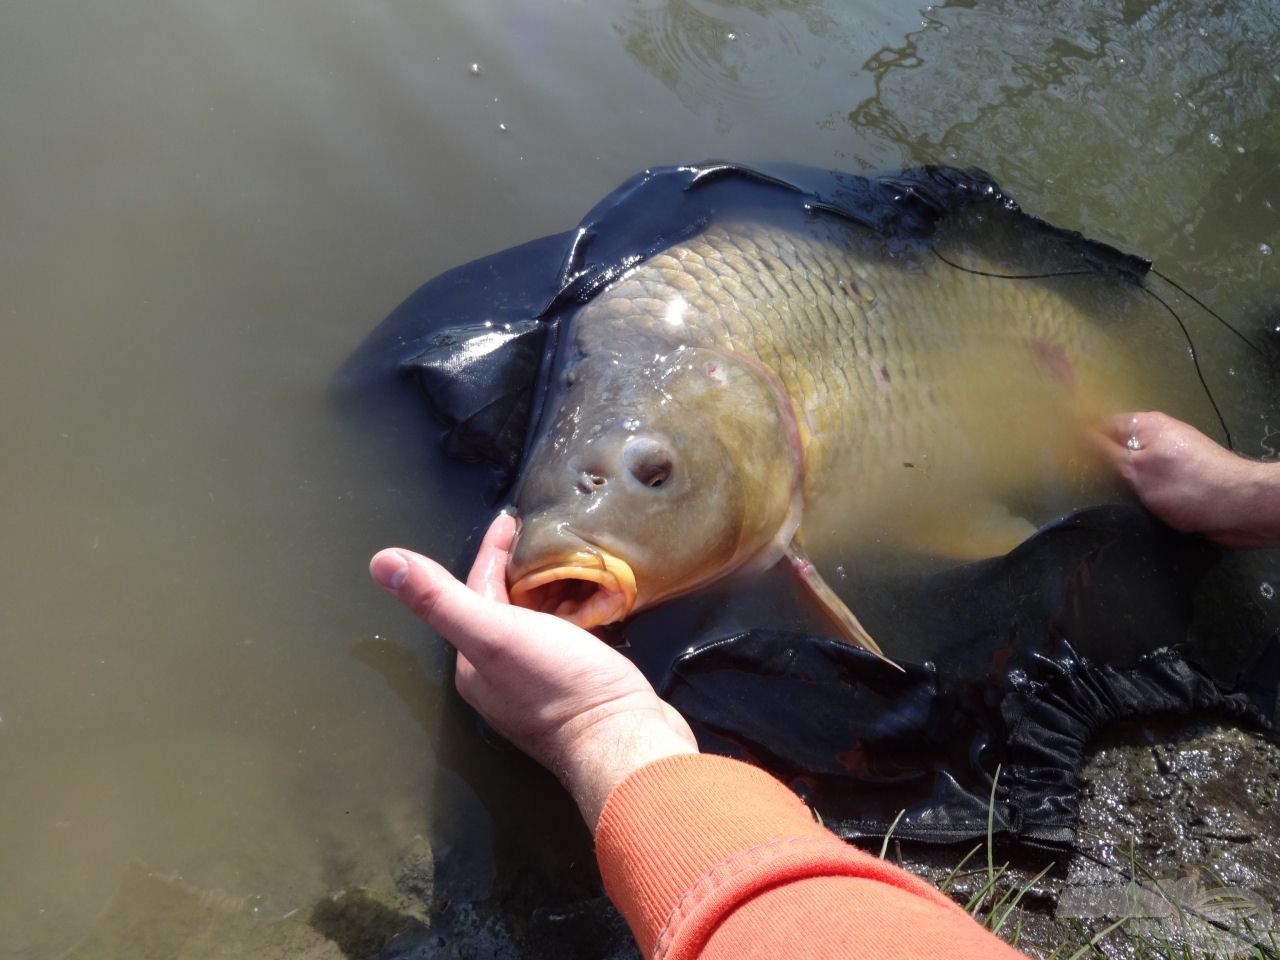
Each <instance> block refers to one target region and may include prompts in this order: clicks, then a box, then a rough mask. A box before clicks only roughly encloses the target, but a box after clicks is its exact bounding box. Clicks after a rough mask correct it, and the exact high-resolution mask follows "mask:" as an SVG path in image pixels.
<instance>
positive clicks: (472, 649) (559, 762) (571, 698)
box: [369, 514, 698, 832]
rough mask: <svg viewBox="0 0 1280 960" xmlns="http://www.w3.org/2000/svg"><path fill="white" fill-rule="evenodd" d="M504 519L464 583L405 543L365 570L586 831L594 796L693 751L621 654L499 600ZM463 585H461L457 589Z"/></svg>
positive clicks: (508, 532) (673, 715)
mask: <svg viewBox="0 0 1280 960" xmlns="http://www.w3.org/2000/svg"><path fill="white" fill-rule="evenodd" d="M515 534H516V521H515V518H514V517H511V516H510V515H507V514H500V515H499V516H498V517H497V519H495V520H494V521H493V523H492V525H491V526H490V527H489V531H488V532H487V533H486V534H485V537H484V539H483V541H482V542H481V544H480V550H479V552H478V554H477V555H476V559H475V563H474V564H473V565H472V568H471V573H470V576H469V577H468V578H467V585H466V586H463V585H462V584H461V583H459V582H458V581H457V580H456V579H454V577H453V576H452V575H451V574H450V573H449V572H448V571H447V570H445V569H444V568H443V567H442V566H440V565H439V564H438V563H436V562H434V561H432V560H429V559H427V558H426V557H423V556H420V555H419V554H416V553H413V552H411V551H409V550H404V549H400V548H392V549H388V550H382V551H380V552H379V553H378V554H377V555H376V556H374V558H373V560H372V561H371V562H370V564H369V572H370V574H371V575H372V576H373V579H374V580H376V581H377V582H378V583H380V584H381V585H382V586H383V587H385V588H386V589H387V591H388V592H390V593H391V594H392V596H394V597H396V598H397V599H398V600H400V602H401V603H403V604H405V605H406V606H407V607H409V609H411V610H412V611H413V612H414V613H415V614H417V615H418V616H419V617H420V618H422V619H423V620H425V621H426V622H427V623H429V624H430V625H431V626H432V627H434V628H435V629H436V630H437V631H438V632H439V633H440V634H441V635H442V636H443V637H444V638H445V639H446V640H448V641H449V642H450V643H452V644H453V645H454V646H455V647H456V648H457V650H458V663H457V672H456V677H455V680H456V683H457V686H458V692H459V693H460V694H461V695H462V698H463V699H464V700H466V701H467V702H468V703H469V704H471V705H472V706H473V707H475V709H476V710H477V711H478V712H479V713H480V715H481V716H482V717H484V718H485V720H487V721H488V722H489V724H490V725H491V726H492V727H493V728H494V729H495V730H497V731H498V732H499V733H500V734H502V735H503V736H504V737H506V738H507V739H508V740H510V741H511V742H512V743H513V744H515V745H516V746H517V747H519V748H520V749H521V750H523V751H524V752H525V753H527V754H529V756H531V757H533V759H535V760H537V761H538V762H539V763H541V764H542V765H543V766H545V767H546V768H547V769H549V770H551V771H552V772H553V773H554V774H555V775H556V776H557V777H559V778H560V781H561V782H562V783H563V784H564V785H565V787H566V788H567V789H568V790H569V792H570V793H571V794H572V795H573V798H574V800H575V801H577V804H578V809H579V810H580V811H581V812H582V816H583V819H585V820H586V822H587V825H588V826H589V827H590V828H591V829H592V831H593V832H594V830H595V825H596V821H597V820H598V819H599V817H600V811H601V810H602V809H603V808H604V801H605V798H606V797H608V795H609V793H610V792H611V791H612V790H613V788H614V787H615V786H617V785H618V784H619V783H621V782H622V780H623V779H624V778H625V777H626V776H627V775H628V774H629V773H631V772H632V771H634V770H637V769H639V768H640V767H642V766H644V765H645V764H646V763H649V762H651V761H653V760H658V759H661V758H662V757H666V756H671V755H673V754H677V753H696V752H697V751H698V746H697V741H695V740H694V737H693V733H692V731H690V729H689V725H688V724H687V723H685V721H684V718H683V717H681V716H680V714H679V713H677V712H676V710H675V708H673V707H672V706H670V705H669V704H668V703H666V702H665V701H663V700H662V699H661V698H660V697H659V696H658V695H657V693H655V692H654V689H653V687H652V686H650V684H649V682H648V681H647V680H646V679H645V678H644V675H643V674H641V673H640V671H639V670H638V669H637V668H636V666H635V665H634V664H633V663H631V661H630V660H628V659H627V658H626V657H624V656H623V655H622V654H620V653H619V652H618V651H616V650H614V649H613V648H612V647H610V646H608V645H607V644H605V643H603V642H602V641H600V640H598V639H597V638H596V637H594V636H592V635H591V634H589V633H587V632H586V631H585V630H582V629H580V628H578V627H575V626H574V625H573V624H570V623H568V622H567V621H564V620H561V619H559V618H558V617H553V616H551V615H549V614H544V613H537V612H535V611H533V610H526V609H523V608H521V607H513V606H510V605H509V603H508V599H507V585H506V568H507V560H508V555H509V553H510V549H511V544H512V541H513V540H514V539H515ZM468 588H469V589H468Z"/></svg>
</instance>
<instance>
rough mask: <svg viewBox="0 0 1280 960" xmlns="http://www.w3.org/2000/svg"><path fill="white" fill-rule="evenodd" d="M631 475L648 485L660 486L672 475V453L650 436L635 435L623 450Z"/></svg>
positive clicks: (623, 457) (623, 456)
mask: <svg viewBox="0 0 1280 960" xmlns="http://www.w3.org/2000/svg"><path fill="white" fill-rule="evenodd" d="M622 459H623V462H624V463H625V464H626V466H627V469H628V470H629V471H630V472H631V476H633V477H635V478H636V480H637V481H639V482H640V483H642V484H644V485H645V486H646V487H651V488H652V487H660V486H662V485H663V484H664V483H666V482H667V480H668V479H670V477H671V470H672V463H671V453H670V451H669V450H667V448H666V447H665V446H664V445H663V444H661V443H659V442H658V441H657V440H654V439H652V438H650V437H635V438H633V439H632V440H631V441H629V442H628V443H627V446H626V448H625V449H624V450H623V452H622Z"/></svg>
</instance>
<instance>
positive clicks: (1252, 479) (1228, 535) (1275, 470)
mask: <svg viewBox="0 0 1280 960" xmlns="http://www.w3.org/2000/svg"><path fill="white" fill-rule="evenodd" d="M1096 441H1097V446H1098V448H1099V449H1100V450H1101V451H1102V453H1103V455H1104V456H1105V457H1106V459H1107V460H1108V462H1110V464H1111V465H1112V467H1113V468H1114V469H1115V471H1116V473H1118V474H1119V475H1120V477H1121V478H1122V479H1123V480H1124V481H1125V482H1126V483H1127V484H1128V485H1129V486H1130V487H1132V488H1133V490H1134V492H1135V493H1136V494H1137V495H1138V499H1139V500H1141V501H1142V503H1143V505H1144V506H1145V507H1146V508H1147V509H1148V510H1150V511H1151V512H1152V513H1154V514H1155V515H1156V516H1158V517H1160V519H1162V520H1163V521H1164V522H1165V523H1167V524H1168V525H1169V526H1171V527H1173V528H1174V529H1175V530H1181V531H1183V532H1185V533H1200V534H1203V535H1204V536H1206V537H1208V538H1210V539H1211V540H1214V541H1216V542H1218V543H1221V544H1222V545H1224V546H1228V547H1240V548H1252V547H1271V546H1280V465H1277V464H1271V463H1263V462H1261V461H1258V460H1249V459H1247V458H1245V457H1242V456H1239V455H1238V454H1235V453H1232V452H1231V451H1230V450H1227V449H1226V448H1224V447H1222V446H1220V445H1219V444H1217V443H1216V442H1215V441H1213V440H1211V439H1210V438H1208V437H1206V436H1205V435H1204V434H1203V433H1201V432H1200V431H1199V430H1196V429H1195V428H1194V427H1192V426H1190V425H1188V424H1186V423H1183V422H1182V421H1180V420H1176V419H1174V418H1173V417H1170V416H1168V415H1166V414H1163V413H1157V412H1149V413H1123V414H1117V415H1116V416H1114V417H1111V418H1109V419H1108V420H1107V421H1105V422H1104V423H1103V425H1102V426H1101V428H1100V429H1099V430H1098V432H1097V434H1096Z"/></svg>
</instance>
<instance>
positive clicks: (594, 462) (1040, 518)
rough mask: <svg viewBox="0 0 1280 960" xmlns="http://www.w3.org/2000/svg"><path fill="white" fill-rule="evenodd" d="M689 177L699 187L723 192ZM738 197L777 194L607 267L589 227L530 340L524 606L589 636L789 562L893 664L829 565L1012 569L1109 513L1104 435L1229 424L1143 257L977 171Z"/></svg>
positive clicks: (519, 491) (845, 632)
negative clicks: (1175, 422) (1026, 205)
mask: <svg viewBox="0 0 1280 960" xmlns="http://www.w3.org/2000/svg"><path fill="white" fill-rule="evenodd" d="M680 169H681V170H682V171H688V172H687V173H686V183H685V184H684V186H683V189H684V191H685V193H686V194H689V193H693V192H695V191H696V190H697V189H699V188H700V185H701V181H700V180H699V179H698V177H699V176H704V177H705V178H706V179H712V180H715V179H717V178H719V179H723V178H724V175H723V174H717V176H716V177H706V175H705V170H706V169H707V168H680ZM711 169H714V168H711ZM743 169H745V168H736V167H735V168H732V170H733V171H734V172H733V173H732V176H738V177H742V176H744V174H742V173H741V171H742V170H743ZM648 176H650V177H652V176H654V175H653V174H649V175H648ZM745 176H747V177H749V178H750V177H754V180H752V183H753V185H754V186H756V187H758V189H757V190H756V193H757V194H759V195H760V196H762V197H764V200H763V201H761V202H758V203H753V204H751V205H748V206H747V207H746V208H745V209H743V208H742V206H741V205H736V204H729V203H726V204H723V205H720V204H715V203H712V204H708V205H706V206H704V208H701V209H700V210H699V216H697V217H695V218H693V219H692V221H691V222H690V223H687V224H685V225H684V226H683V227H682V228H681V229H680V230H679V231H677V232H676V239H675V240H674V242H663V241H664V240H666V239H667V237H668V236H669V234H664V235H663V236H662V237H660V238H659V240H658V241H657V242H655V243H654V244H653V245H652V248H651V249H647V250H644V251H642V254H641V255H638V256H635V257H632V258H629V259H623V260H620V261H614V262H612V263H611V267H610V269H608V270H601V269H599V268H595V269H591V268H583V267H582V264H581V261H582V260H583V251H582V246H583V245H584V240H583V237H584V236H586V237H587V238H588V240H589V239H590V237H591V236H592V235H591V234H590V231H587V232H586V233H584V232H583V231H580V232H579V236H578V240H577V243H576V245H575V246H574V248H573V249H572V250H571V251H570V254H569V261H568V262H567V264H566V266H565V267H564V268H563V270H562V276H561V283H560V292H559V293H558V295H557V296H556V297H554V298H553V299H552V301H551V302H550V304H549V305H548V307H547V308H546V309H545V310H544V311H543V313H542V316H541V317H540V318H539V319H538V321H537V322H538V323H540V324H542V325H543V326H548V325H549V326H550V329H551V330H552V331H553V332H552V336H551V337H550V338H549V340H548V345H547V346H546V347H545V348H544V349H545V362H544V363H543V369H542V372H541V380H540V384H541V386H540V392H539V393H538V394H535V395H536V396H538V397H539V398H540V399H538V400H537V401H536V409H535V410H534V411H533V418H532V425H531V427H530V430H529V440H528V442H527V443H526V444H525V452H524V456H523V461H522V463H521V466H520V468H519V472H518V478H517V480H516V482H515V484H514V486H513V488H512V491H511V498H512V501H513V502H514V504H515V507H516V509H517V511H518V514H519V517H520V520H521V532H520V535H519V539H518V542H517V545H516V547H515V549H514V552H513V555H512V559H511V565H510V571H509V582H510V590H511V597H512V600H513V602H515V603H518V604H521V605H525V606H529V607H533V608H535V609H540V610H544V611H547V612H551V613H555V614H557V615H559V616H562V617H565V618H566V619H569V620H571V621H573V622H575V623H578V624H580V625H582V626H584V627H587V628H593V627H598V626H601V625H604V624H607V623H612V622H616V621H619V620H622V619H624V618H626V617H628V616H630V615H632V614H633V613H635V612H637V611H640V610H643V609H646V608H648V607H652V606H654V605H655V604H659V603H661V602H663V601H665V600H668V599H671V598H673V597H677V596H680V595H683V594H687V593H690V592H692V591H695V590H698V589H700V588H702V587H705V586H707V585H709V584H711V583H714V582H716V581H719V580H722V579H724V578H726V577H730V576H737V575H742V574H748V573H751V572H753V571H760V570H763V569H766V568H768V567H771V566H773V565H774V564H777V563H779V562H781V561H785V562H788V563H790V564H791V566H792V567H793V568H794V570H795V571H796V573H797V574H798V575H799V577H800V579H801V581H802V582H803V583H804V584H805V586H806V587H807V588H808V590H809V591H810V593H811V594H812V595H813V597H814V598H815V599H816V600H817V601H818V603H819V604H820V605H821V606H822V608H823V609H825V610H826V611H827V612H828V613H829V614H830V615H831V618H832V620H833V621H834V623H835V625H836V626H837V627H838V631H839V633H840V634H841V635H842V636H843V637H844V638H845V639H848V640H850V641H851V642H854V643H856V644H858V645H860V646H863V647H865V648H867V649H869V650H872V651H873V652H879V651H878V647H877V646H876V644H875V642H874V641H873V640H872V638H871V636H870V635H869V633H868V631H867V630H866V629H864V628H863V627H862V625H861V624H860V623H859V622H858V620H857V618H856V616H855V615H854V614H853V613H852V612H851V611H850V609H849V607H848V605H847V603H846V602H845V601H844V600H843V599H842V598H841V597H840V596H839V594H838V593H837V592H836V590H833V589H832V587H831V586H830V584H832V583H836V582H837V581H836V579H835V578H834V577H833V571H834V570H837V569H839V570H840V571H841V572H843V573H845V574H846V575H847V573H848V572H849V571H855V572H856V571H857V570H860V569H863V570H865V569H869V568H872V567H880V566H883V565H885V564H891V563H893V562H894V561H895V558H900V557H904V556H920V555H926V556H933V557H942V558H949V559H955V560H966V559H976V558H980V557H987V556H993V555H997V554H1002V553H1005V552H1007V551H1008V550H1010V549H1012V548H1013V547H1014V546H1016V545H1017V544H1018V543H1020V542H1021V541H1023V540H1024V539H1026V537H1027V536H1029V535H1030V534H1031V533H1032V532H1033V531H1034V530H1035V529H1036V527H1037V526H1038V525H1040V524H1042V523H1044V522H1046V521H1047V520H1050V519H1052V518H1054V517H1056V516H1059V515H1061V514H1063V513H1066V512H1069V511H1071V510H1074V509H1078V508H1080V507H1083V506H1086V505H1089V504H1092V503H1098V502H1105V501H1108V500H1114V499H1116V497H1117V496H1118V495H1119V494H1118V490H1117V488H1116V485H1115V484H1114V482H1113V481H1112V480H1111V479H1110V478H1109V477H1108V476H1107V475H1106V473H1105V471H1104V470H1103V468H1102V465H1101V463H1100V462H1099V460H1098V458H1097V457H1096V456H1095V454H1094V452H1093V448H1092V446H1091V444H1090V442H1089V431H1090V429H1091V428H1092V427H1093V426H1094V425H1095V424H1097V423H1098V422H1099V421H1100V419H1101V418H1102V417H1103V416H1104V415H1105V414H1108V413H1112V412H1116V411H1120V410H1130V409H1133V410H1137V409H1163V410H1166V411H1168V412H1170V413H1172V414H1174V415H1175V416H1179V417H1181V418H1183V419H1187V420H1189V421H1191V422H1192V423H1196V424H1197V425H1200V426H1201V427H1202V428H1204V429H1207V430H1210V431H1212V430H1216V428H1217V421H1216V419H1215V413H1214V410H1213V407H1212V401H1211V399H1209V398H1208V397H1207V396H1206V394H1205V392H1204V391H1203V390H1202V389H1200V386H1199V384H1198V383H1197V382H1196V376H1195V373H1194V372H1193V370H1192V368H1191V366H1190V360H1189V357H1188V345H1187V341H1186V339H1185V336H1184V334H1183V332H1182V331H1181V329H1180V328H1179V325H1178V324H1177V323H1176V322H1175V321H1174V320H1173V319H1171V313H1170V311H1169V309H1168V307H1167V306H1166V305H1165V304H1164V302H1162V301H1161V300H1160V299H1159V298H1157V297H1154V296H1152V294H1151V293H1150V291H1149V290H1148V289H1147V287H1146V283H1147V267H1148V265H1147V263H1146V262H1145V261H1143V260H1140V259H1139V258H1136V257H1131V256H1128V255H1125V254H1122V253H1120V252H1118V251H1116V250H1114V249H1112V248H1110V247H1107V246H1105V245H1103V244H1099V243H1095V242H1092V241H1089V240H1086V239H1084V238H1082V237H1080V236H1079V235H1077V234H1074V233H1070V232H1067V231H1063V230H1060V229H1058V228H1055V227H1052V226H1050V225H1048V224H1045V223H1044V222H1042V221H1040V220H1038V219H1035V218H1033V217H1030V216H1028V215H1026V214H1024V213H1023V212H1021V210H1019V209H1018V207H1017V205H1016V204H1015V203H1013V202H1012V201H1011V200H1009V198H1008V197H1007V196H1005V195H1004V194H1003V193H1002V192H1001V191H1000V190H999V188H998V187H996V186H995V185H994V184H993V183H992V182H991V181H990V180H989V179H987V178H985V176H984V175H982V174H980V173H975V172H965V173H962V172H959V171H954V170H946V169H938V168H924V169H922V170H919V171H911V172H909V173H907V174H904V175H902V176H901V177H898V178H893V179H886V180H880V181H867V180H863V179H862V178H856V177H850V176H845V175H831V176H832V177H834V178H835V179H834V180H832V181H830V182H831V183H832V184H834V185H835V186H834V187H833V188H832V189H829V190H825V191H824V192H816V191H811V190H800V189H797V188H796V187H795V186H794V183H790V182H787V181H781V180H779V179H777V178H774V177H771V176H764V175H760V174H758V173H755V172H753V171H747V174H746V175H745ZM641 187H643V183H641ZM844 188H848V189H847V190H846V189H844ZM842 190H843V191H844V192H842ZM639 192H641V193H642V190H641V191H639ZM636 193H637V191H636V190H635V188H634V185H633V186H632V192H631V194H628V195H626V196H624V197H623V198H622V205H623V206H625V205H626V204H627V203H632V204H634V203H635V194H636ZM833 198H834V199H833ZM598 209H599V208H598ZM588 259H589V258H588ZM450 349H451V348H450ZM439 355H440V351H439V350H438V349H437V350H436V352H435V353H434V354H433V353H432V351H430V350H429V351H427V353H426V354H424V355H423V357H421V358H418V359H417V361H416V362H417V363H418V364H419V365H420V366H421V365H426V366H430V365H431V364H432V363H436V362H437V361H438V359H439ZM890 653H891V651H890Z"/></svg>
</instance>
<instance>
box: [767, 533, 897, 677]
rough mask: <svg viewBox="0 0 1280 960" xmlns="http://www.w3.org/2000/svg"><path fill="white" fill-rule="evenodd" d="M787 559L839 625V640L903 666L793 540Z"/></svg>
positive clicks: (815, 597) (819, 603) (814, 596)
mask: <svg viewBox="0 0 1280 960" xmlns="http://www.w3.org/2000/svg"><path fill="white" fill-rule="evenodd" d="M787 560H788V561H789V562H790V563H791V567H792V569H794V570H795V572H796V575H797V576H799V577H800V582H801V583H803V584H804V585H805V587H806V589H808V591H809V593H810V594H811V595H812V596H813V598H814V599H815V600H816V601H818V605H819V606H821V607H822V609H823V610H824V611H826V614H827V616H829V617H830V618H831V619H832V621H833V622H834V623H835V624H836V626H838V627H839V628H840V638H841V639H842V640H844V641H846V642H848V643H851V644H853V645H854V646H855V647H861V648H862V649H863V650H866V651H867V652H868V653H874V654H875V655H876V656H877V657H879V658H880V659H881V660H883V661H884V662H885V663H887V664H889V665H890V666H892V667H895V668H897V669H899V670H901V669H902V668H901V667H899V666H898V665H897V664H896V663H894V662H893V661H892V660H890V659H889V658H888V657H886V656H885V655H884V653H883V652H882V651H881V650H880V645H879V644H878V643H876V642H875V641H874V640H873V639H871V634H869V633H868V632H867V628H866V627H864V626H863V625H862V624H861V622H859V620H858V618H857V617H856V616H854V613H853V611H852V610H850V609H849V608H848V606H847V605H846V604H845V602H844V601H843V600H841V599H840V598H839V597H838V596H836V592H835V591H834V590H832V589H831V587H830V586H828V585H827V581H826V580H824V579H822V574H820V573H819V572H818V568H817V567H815V566H814V565H813V562H812V561H810V559H809V558H808V557H806V556H805V555H804V552H803V551H802V550H801V549H800V547H799V545H798V544H796V543H795V542H794V541H793V542H792V544H791V546H790V547H789V548H788V549H787Z"/></svg>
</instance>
